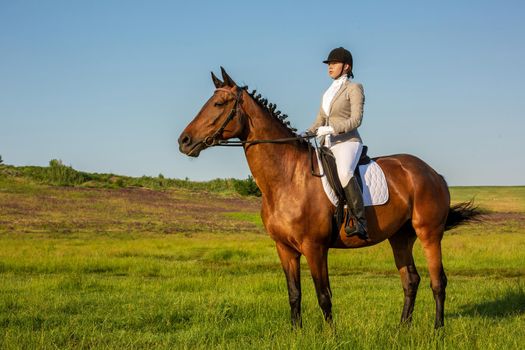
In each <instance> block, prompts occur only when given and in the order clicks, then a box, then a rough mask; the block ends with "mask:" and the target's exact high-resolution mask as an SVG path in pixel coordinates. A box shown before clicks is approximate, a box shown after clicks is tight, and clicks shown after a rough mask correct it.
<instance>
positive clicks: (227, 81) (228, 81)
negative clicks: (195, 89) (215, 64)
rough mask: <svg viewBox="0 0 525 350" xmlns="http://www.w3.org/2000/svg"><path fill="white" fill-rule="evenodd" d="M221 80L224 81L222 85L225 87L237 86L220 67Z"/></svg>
mask: <svg viewBox="0 0 525 350" xmlns="http://www.w3.org/2000/svg"><path fill="white" fill-rule="evenodd" d="M221 73H222V80H224V85H226V86H237V84H235V82H234V81H233V79H232V78H230V76H229V75H228V73H226V71H225V70H224V68H223V67H221Z"/></svg>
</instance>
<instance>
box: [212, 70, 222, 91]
mask: <svg viewBox="0 0 525 350" xmlns="http://www.w3.org/2000/svg"><path fill="white" fill-rule="evenodd" d="M211 80H213V85H215V87H216V88H217V89H218V88H220V87H223V86H224V83H223V82H222V81H220V80H219V78H217V77H216V76H215V74H213V72H211Z"/></svg>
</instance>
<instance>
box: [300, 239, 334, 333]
mask: <svg viewBox="0 0 525 350" xmlns="http://www.w3.org/2000/svg"><path fill="white" fill-rule="evenodd" d="M303 254H304V256H305V257H306V260H307V261H308V266H309V267H310V272H311V274H312V278H313V280H314V284H315V291H316V292H317V301H318V302H319V306H320V307H321V310H323V315H324V319H325V320H326V321H327V322H328V323H330V324H332V290H331V289H330V280H329V278H328V248H327V247H326V246H324V245H321V244H317V243H316V244H308V245H305V247H304V249H303Z"/></svg>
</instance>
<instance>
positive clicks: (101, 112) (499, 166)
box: [0, 0, 525, 185]
mask: <svg viewBox="0 0 525 350" xmlns="http://www.w3.org/2000/svg"><path fill="white" fill-rule="evenodd" d="M523 18H525V5H524V3H523V2H521V1H439V2H438V1H433V2H423V1H395V2H394V1H366V2H365V1H348V0H347V1H331V2H329V3H323V2H320V1H315V2H310V1H300V2H299V1H297V2H292V1H257V2H252V1H220V2H218V1H191V2H190V1H184V2H179V1H5V0H0V155H2V157H3V159H4V162H5V163H8V164H15V165H46V164H47V163H48V162H49V160H50V159H53V158H58V159H62V161H63V162H64V163H66V164H69V165H72V166H73V167H74V168H76V169H80V170H85V171H90V172H114V173H119V174H126V175H133V176H140V175H153V176H155V175H158V174H159V173H162V174H164V176H169V177H177V178H184V177H188V178H190V179H192V180H206V179H212V178H217V177H236V178H246V177H247V176H248V174H249V170H248V167H247V164H246V160H245V159H244V155H243V152H242V150H241V149H236V148H215V149H210V150H206V151H205V152H203V153H202V154H201V156H200V157H199V158H197V159H189V158H187V157H186V156H184V155H182V154H180V153H179V151H178V147H177V137H178V135H179V134H180V132H181V131H182V129H183V128H184V127H185V125H186V124H188V123H189V122H190V121H191V119H193V117H194V116H195V115H196V113H197V112H198V111H199V109H200V107H201V106H202V105H203V104H204V102H205V101H206V100H207V99H208V98H209V96H210V95H211V94H212V92H213V85H212V82H211V79H210V74H209V73H210V71H211V70H214V71H215V72H216V73H217V72H219V67H220V66H221V65H222V66H224V67H225V68H226V69H227V71H228V72H229V73H230V75H231V76H232V77H233V78H234V79H235V80H236V81H237V82H238V83H242V84H248V85H249V86H250V88H256V89H257V90H258V91H259V92H261V93H262V94H263V95H264V96H265V97H266V98H268V99H269V100H270V101H271V102H273V103H277V106H278V109H280V110H282V111H283V112H285V113H287V114H288V115H289V116H290V120H291V122H292V124H293V125H294V126H295V127H296V128H298V129H299V130H304V129H305V128H307V127H308V126H309V125H310V124H311V123H312V121H313V119H314V117H315V114H316V112H317V110H318V108H319V103H320V97H321V94H322V93H323V91H324V90H325V89H326V88H327V87H328V86H329V85H330V82H331V81H330V79H329V77H328V76H327V74H326V68H325V65H323V64H322V63H321V61H322V60H323V59H324V58H325V57H326V55H327V54H328V52H329V51H330V50H331V49H332V48H334V47H337V46H344V47H346V48H348V49H350V50H351V51H352V53H353V55H354V66H355V67H354V73H355V80H356V81H359V82H361V83H362V84H363V85H364V88H365V95H366V106H365V115H364V120H363V124H362V126H361V128H360V133H361V136H362V137H363V139H364V142H365V143H366V144H367V145H368V146H369V152H370V155H372V156H379V155H387V154H394V153H412V154H415V155H417V156H419V157H421V158H422V159H424V160H425V161H427V162H428V163H429V164H430V165H431V166H433V167H434V168H435V169H436V170H437V171H438V172H440V173H441V174H443V175H444V176H445V177H446V178H447V180H448V182H449V184H451V185H525V175H524V174H525V161H524V156H523V150H525V141H524V140H525V138H524V136H523V134H524V130H525V122H524V111H525V89H524V88H523V80H524V77H525V74H524V73H525V68H524V62H525V44H524V42H525V41H524V39H523V38H524V37H525V24H524V23H525V21H523Z"/></svg>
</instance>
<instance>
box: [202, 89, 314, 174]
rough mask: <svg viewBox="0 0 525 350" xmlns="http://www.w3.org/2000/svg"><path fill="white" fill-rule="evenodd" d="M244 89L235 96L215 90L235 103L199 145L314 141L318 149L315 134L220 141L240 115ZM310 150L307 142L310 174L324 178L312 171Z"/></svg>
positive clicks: (309, 144)
mask: <svg viewBox="0 0 525 350" xmlns="http://www.w3.org/2000/svg"><path fill="white" fill-rule="evenodd" d="M246 89H247V86H243V87H238V88H237V93H235V94H234V93H233V92H232V91H231V90H229V89H226V88H217V89H215V92H217V91H224V92H227V93H228V94H230V95H234V96H235V103H234V104H233V107H232V109H231V111H230V113H229V114H228V116H227V117H226V119H224V121H223V122H222V124H221V126H219V128H218V129H217V130H215V132H214V133H213V134H211V135H210V136H206V137H205V138H204V139H203V140H202V141H201V144H203V145H204V146H206V147H214V146H230V147H235V146H237V147H239V146H244V145H255V144H259V143H287V142H292V141H300V140H310V139H314V143H315V148H316V149H317V148H319V147H318V145H317V141H316V140H315V136H316V135H315V134H306V135H304V136H301V135H299V136H295V137H285V138H280V139H271V140H250V141H242V140H240V141H231V140H220V139H219V138H218V137H219V136H220V135H222V132H223V131H224V129H226V127H227V126H228V124H229V123H230V122H231V121H232V120H233V118H235V116H237V115H239V113H240V106H239V105H240V103H241V102H242V92H243V91H244V90H246ZM312 149H313V146H312V144H311V143H310V142H308V152H309V154H310V167H311V173H312V175H314V176H317V177H322V176H324V174H316V173H315V171H314V165H313V158H312Z"/></svg>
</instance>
